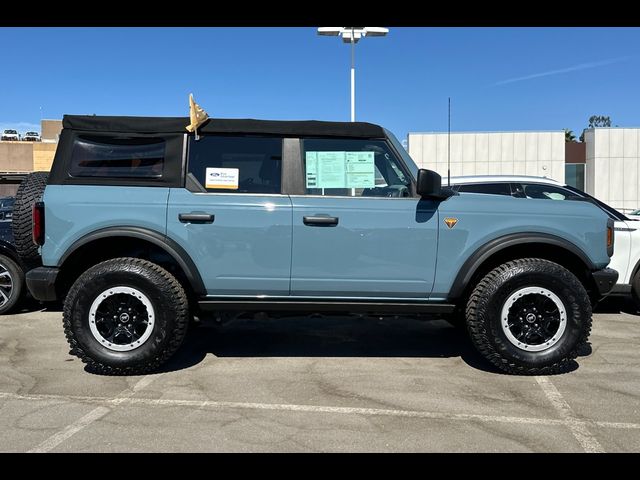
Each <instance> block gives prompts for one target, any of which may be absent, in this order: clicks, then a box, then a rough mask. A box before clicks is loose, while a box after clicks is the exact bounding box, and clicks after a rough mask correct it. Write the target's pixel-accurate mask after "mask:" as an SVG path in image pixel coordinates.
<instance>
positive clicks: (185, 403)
mask: <svg viewBox="0 0 640 480" xmlns="http://www.w3.org/2000/svg"><path fill="white" fill-rule="evenodd" d="M145 378H147V377H145ZM149 378H151V377H149ZM143 380H144V379H143ZM148 381H149V382H150V380H148ZM147 384H148V383H147ZM139 385H140V382H139V383H138V385H137V386H139ZM139 389H140V388H138V389H136V387H134V388H133V390H135V391H137V390H139ZM545 393H546V392H545ZM2 398H5V399H11V400H32V401H56V402H78V403H89V404H100V405H101V406H102V407H98V408H104V407H108V406H117V405H147V406H163V407H194V408H213V409H222V408H237V409H248V410H275V411H290V412H309V413H333V414H343V415H349V414H351V415H379V416H391V417H412V418H425V419H435V420H455V421H469V422H472V421H478V422H498V423H519V424H529V425H543V426H568V427H570V425H572V424H574V423H576V422H577V423H582V424H585V423H586V422H583V421H581V420H578V419H576V418H575V416H574V417H572V418H567V417H566V416H564V415H563V417H564V418H562V419H556V418H534V417H512V416H506V415H480V414H472V413H444V412H427V411H420V410H393V409H380V408H362V407H332V406H322V405H296V404H287V403H248V402H219V401H214V400H181V399H169V398H161V399H153V398H133V397H131V396H119V397H116V398H108V397H89V396H79V395H46V394H26V395H20V394H16V393H2V392H0V399H2ZM565 403H566V402H565ZM98 408H96V410H98ZM563 408H564V406H563ZM88 415H90V414H88ZM81 420H82V419H81ZM96 420H97V419H96ZM94 421H95V420H94ZM78 422H80V420H78ZM592 423H593V425H596V426H598V427H605V428H617V429H627V430H629V429H636V430H640V424H638V423H624V422H592ZM591 438H593V437H591ZM594 440H595V439H594ZM596 443H597V442H596ZM581 445H582V443H581ZM598 446H599V444H598Z"/></svg>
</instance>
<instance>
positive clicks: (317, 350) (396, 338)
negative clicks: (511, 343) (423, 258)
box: [160, 317, 578, 375]
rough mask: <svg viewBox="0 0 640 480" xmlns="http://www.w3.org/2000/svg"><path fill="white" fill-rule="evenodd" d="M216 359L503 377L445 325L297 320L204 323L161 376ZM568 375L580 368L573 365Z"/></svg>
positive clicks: (346, 319) (386, 320)
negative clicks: (359, 364)
mask: <svg viewBox="0 0 640 480" xmlns="http://www.w3.org/2000/svg"><path fill="white" fill-rule="evenodd" d="M208 354H212V355H214V356H216V357H371V358H376V357H398V358H407V357H408V358H450V357H460V358H461V359H462V361H464V362H465V363H466V364H467V365H469V366H470V367H472V368H475V369H478V370H482V371H485V372H489V373H496V374H500V375H502V374H503V373H502V372H500V371H499V370H498V369H497V368H495V367H493V365H491V364H490V363H489V362H487V361H486V360H485V359H484V358H483V357H482V356H481V355H480V354H479V353H478V352H477V351H476V349H475V348H474V346H473V345H472V344H471V341H470V340H469V338H468V337H467V335H466V332H464V331H463V330H459V329H457V328H454V327H452V326H451V325H449V324H448V323H446V322H445V321H444V320H434V321H421V320H417V319H412V318H398V319H393V318H383V319H379V318H377V317H365V318H349V317H322V318H317V317H315V318H314V317H297V318H281V319H267V320H254V319H239V320H236V321H234V322H232V323H230V324H227V325H216V324H214V323H213V322H208V323H207V322H205V323H203V324H202V325H200V326H198V327H196V328H193V329H192V330H191V331H190V333H189V335H188V336H187V338H186V340H185V343H184V344H183V346H182V347H181V348H180V350H179V351H178V352H177V353H176V354H175V356H174V357H173V358H172V359H171V360H170V361H169V362H167V364H165V366H164V367H163V368H162V369H161V370H160V371H161V372H170V371H176V370H181V369H185V368H189V367H191V366H194V365H197V364H198V363H200V362H202V361H203V360H204V358H205V357H206V356H207V355H208ZM572 363H573V364H574V365H571V366H570V368H569V371H572V370H575V369H576V368H578V365H577V363H576V362H572Z"/></svg>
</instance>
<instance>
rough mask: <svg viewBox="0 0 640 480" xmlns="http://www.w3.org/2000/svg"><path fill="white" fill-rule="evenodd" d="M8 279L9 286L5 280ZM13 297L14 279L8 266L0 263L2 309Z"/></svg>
mask: <svg viewBox="0 0 640 480" xmlns="http://www.w3.org/2000/svg"><path fill="white" fill-rule="evenodd" d="M5 278H6V279H8V281H9V284H8V285H7V284H6V282H5V281H4V279H5ZM12 295H13V278H12V277H11V273H10V272H9V269H8V268H7V266H6V265H5V264H4V263H2V262H0V307H4V306H5V305H6V304H7V302H9V300H11V297H12Z"/></svg>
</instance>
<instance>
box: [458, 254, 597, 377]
mask: <svg viewBox="0 0 640 480" xmlns="http://www.w3.org/2000/svg"><path fill="white" fill-rule="evenodd" d="M466 317H467V319H466V321H467V329H468V331H469V334H470V336H471V340H472V342H473V344H474V345H475V347H476V348H477V349H478V351H479V352H480V353H481V354H482V355H483V356H484V357H485V358H486V359H487V360H489V361H490V362H491V363H492V364H493V365H495V366H496V367H498V368H499V369H500V370H502V371H504V372H507V373H514V374H528V375H539V374H542V375H544V374H549V373H559V372H562V371H565V370H566V369H567V368H568V366H569V362H570V361H571V360H572V359H574V358H576V357H577V351H578V348H579V347H580V346H581V345H582V344H584V343H585V342H586V341H587V339H588V337H589V333H590V332H591V303H590V301H589V296H588V294H587V291H586V290H585V288H584V286H583V285H582V283H581V282H580V280H578V278H577V277H576V276H575V275H573V274H572V273H571V272H569V271H568V270H567V269H565V268H564V267H562V266H560V265H558V264H557V263H553V262H550V261H548V260H543V259H538V258H526V259H519V260H514V261H511V262H507V263H505V264H503V265H500V266H499V267H497V268H495V269H493V270H492V271H491V272H489V273H488V274H487V275H486V276H485V277H484V278H483V279H482V280H481V281H480V282H479V283H478V285H477V286H476V287H475V289H474V290H473V292H472V294H471V296H470V297H469V300H468V302H467V309H466Z"/></svg>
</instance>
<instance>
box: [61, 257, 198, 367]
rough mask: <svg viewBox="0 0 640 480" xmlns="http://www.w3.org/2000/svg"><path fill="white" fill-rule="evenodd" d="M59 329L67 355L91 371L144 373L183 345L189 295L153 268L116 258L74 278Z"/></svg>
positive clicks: (170, 278) (187, 322)
mask: <svg viewBox="0 0 640 480" xmlns="http://www.w3.org/2000/svg"><path fill="white" fill-rule="evenodd" d="M63 324H64V332H65V335H66V337H67V341H68V342H69V346H70V347H71V352H70V353H72V354H73V355H76V356H77V357H79V358H80V359H81V360H82V361H83V362H84V363H86V364H87V365H88V369H89V370H90V371H92V372H95V373H101V374H107V375H140V374H145V373H149V372H152V371H154V370H157V369H158V367H160V366H161V365H162V364H163V363H165V362H166V361H167V360H168V359H169V358H170V357H171V356H172V355H173V354H174V353H175V352H176V350H177V349H178V348H179V347H180V345H181V344H182V342H183V340H184V338H185V335H186V333H187V326H188V324H189V307H188V300H187V295H186V293H185V291H184V289H183V288H182V285H181V284H180V283H179V282H178V281H177V280H176V278H175V277H174V276H173V275H171V274H170V273H169V272H168V271H166V270H165V269H164V268H162V267H160V266H158V265H156V264H155V263H152V262H149V261H147V260H141V259H137V258H115V259H112V260H107V261H105V262H102V263H99V264H97V265H95V266H93V267H91V268H90V269H88V270H87V271H86V272H84V273H83V274H82V275H80V277H78V279H77V280H76V281H75V283H74V284H73V286H72V287H71V289H70V290H69V293H68V294H67V297H66V299H65V302H64V309H63Z"/></svg>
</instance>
